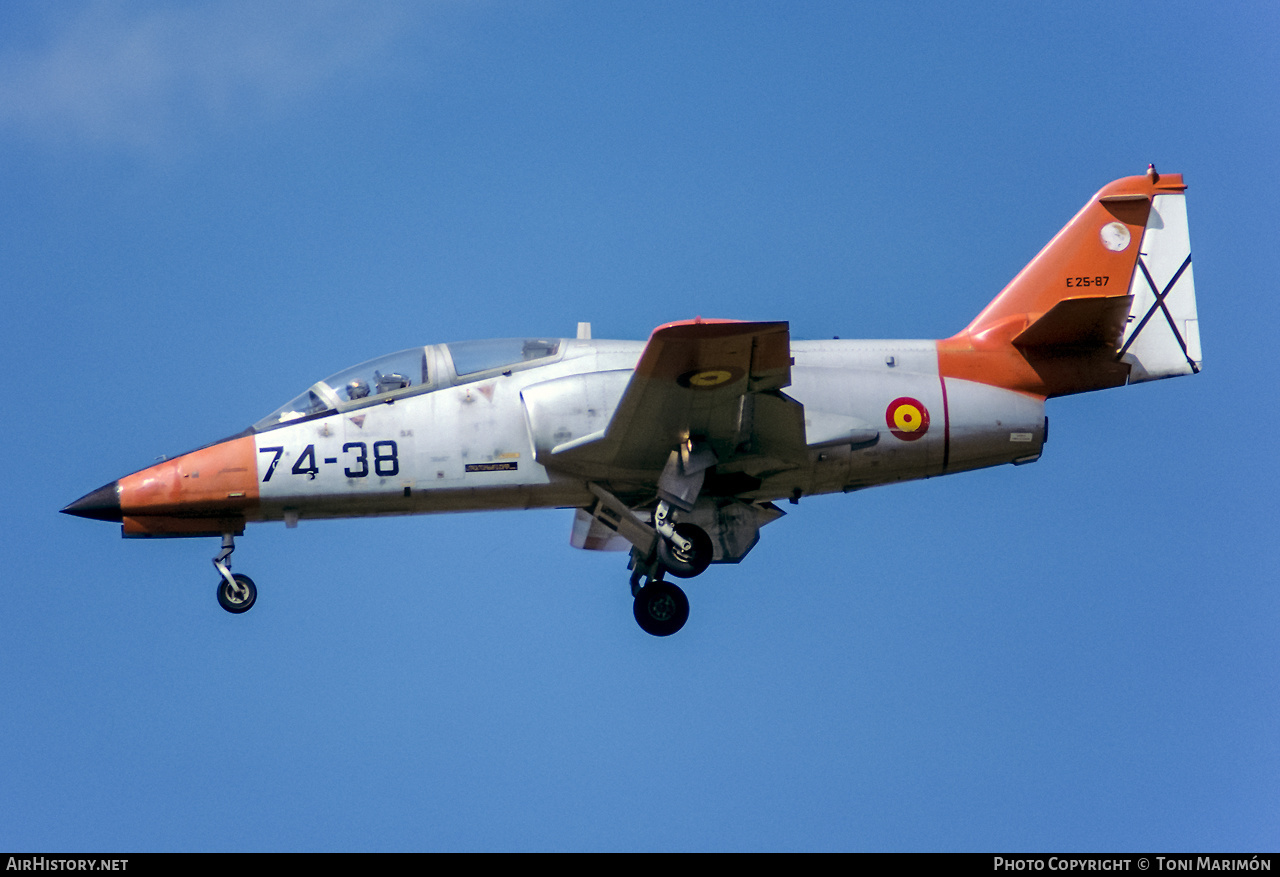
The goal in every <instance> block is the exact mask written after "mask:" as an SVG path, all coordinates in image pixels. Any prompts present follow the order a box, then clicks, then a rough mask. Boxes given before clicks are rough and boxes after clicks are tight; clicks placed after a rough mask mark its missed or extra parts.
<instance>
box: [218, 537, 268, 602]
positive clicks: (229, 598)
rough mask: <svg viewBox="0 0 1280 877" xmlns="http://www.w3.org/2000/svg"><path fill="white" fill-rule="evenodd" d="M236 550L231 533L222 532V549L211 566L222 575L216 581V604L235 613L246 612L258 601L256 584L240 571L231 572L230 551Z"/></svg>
mask: <svg viewBox="0 0 1280 877" xmlns="http://www.w3.org/2000/svg"><path fill="white" fill-rule="evenodd" d="M235 550H236V537H235V534H233V533H223V534H222V550H221V551H220V552H218V556H217V557H215V558H214V559H213V567H214V569H216V570H217V571H218V574H219V575H220V576H222V579H221V580H220V581H219V582H218V605H220V606H221V607H222V608H223V609H225V610H227V611H228V612H231V613H233V614H235V615H239V614H240V613H241V612H248V611H249V610H250V609H252V608H253V604H254V603H256V602H257V601H258V586H257V585H255V584H254V583H253V579H251V578H249V577H248V576H246V575H242V574H241V573H236V574H234V575H232V573H231V552H233V551H235Z"/></svg>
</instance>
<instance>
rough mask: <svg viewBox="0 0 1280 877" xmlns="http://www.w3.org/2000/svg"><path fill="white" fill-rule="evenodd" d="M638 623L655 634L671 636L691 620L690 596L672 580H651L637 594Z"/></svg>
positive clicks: (648, 632)
mask: <svg viewBox="0 0 1280 877" xmlns="http://www.w3.org/2000/svg"><path fill="white" fill-rule="evenodd" d="M635 615H636V623H637V624H639V625H640V629H641V630H643V631H644V632H645V633H647V634H651V635H653V636H671V634H673V633H675V632H676V631H678V630H679V629H680V628H682V627H684V623H685V622H686V621H688V620H689V598H688V597H686V596H685V595H684V591H682V590H680V588H678V587H677V586H675V585H673V584H671V583H670V582H650V583H649V584H647V585H645V586H644V587H643V588H641V589H640V593H638V594H636V602H635Z"/></svg>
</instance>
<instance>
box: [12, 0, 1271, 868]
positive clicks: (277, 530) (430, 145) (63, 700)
mask: <svg viewBox="0 0 1280 877" xmlns="http://www.w3.org/2000/svg"><path fill="white" fill-rule="evenodd" d="M1278 24H1280V15H1277V13H1276V12H1275V10H1274V8H1272V7H1271V6H1269V5H1267V4H1261V3H1238V4H1237V3H1227V4H1219V5H1218V6H1217V7H1216V8H1211V7H1210V5H1209V4H1192V3H1162V4H1144V3H1127V2H1110V3H1074V4H1059V5H1057V6H1055V7H1053V8H1048V7H1046V6H1044V5H1041V4H1022V3H984V4H975V5H972V6H960V5H956V4H928V3H926V4H902V5H901V6H899V5H894V4H858V3H800V4H766V3H658V2H646V3H643V4H633V5H624V4H616V3H608V4H605V3H568V2H546V3H503V2H474V3H464V2H456V3H454V2H451V3H425V2H424V3H406V4H396V3H372V4H370V3H360V4H354V3H344V2H337V0H334V2H328V3H312V4H298V5H293V4H284V3H261V2H259V3H238V2H206V3H200V4H168V3H133V4H119V3H97V2H91V3H73V2H68V3H62V4H56V5H50V4H42V3H7V4H4V6H3V7H0V290H3V296H4V300H5V308H4V313H5V317H4V325H5V326H7V327H8V330H9V331H7V332H6V333H5V336H6V343H5V344H4V345H3V348H2V349H0V357H2V361H3V363H4V365H5V373H7V374H9V376H10V395H9V399H10V404H11V415H10V417H9V418H8V422H9V426H8V435H9V440H8V446H9V448H10V453H9V461H10V462H9V468H8V473H9V475H8V477H7V478H6V479H5V481H4V486H3V488H2V489H3V491H4V494H3V495H4V502H3V504H2V506H0V508H2V511H0V514H2V515H3V520H4V526H5V533H6V538H5V540H4V543H3V547H2V548H0V557H3V582H4V594H5V600H4V606H5V608H4V618H5V624H4V635H3V637H0V669H2V670H3V680H4V681H3V690H4V698H3V703H4V705H5V708H4V709H3V710H0V753H3V754H0V848H3V849H12V850H18V849H25V850H36V851H55V850H104V851H105V850H123V851H137V850H457V849H461V850H526V849H533V850H561V849H570V850H577V849H587V850H743V849H746V850H986V851H1002V850H1007V851H1014V850H1065V849H1071V850H1147V851H1155V852H1160V851H1179V852H1181V851H1197V850H1215V851H1217V850H1248V851H1254V850H1274V849H1275V848H1276V847H1277V845H1278V842H1280V800H1278V798H1277V792H1276V790H1277V788H1280V706H1278V704H1280V686H1278V685H1277V682H1278V681H1280V647H1278V646H1277V640H1276V636H1275V633H1276V629H1277V621H1280V597H1278V596H1277V589H1276V579H1277V568H1276V562H1275V559H1274V544H1275V531H1276V523H1277V501H1276V498H1275V497H1276V488H1277V470H1276V463H1275V445H1276V443H1275V435H1276V434H1277V427H1278V426H1280V423H1278V422H1277V420H1278V418H1277V415H1276V412H1275V407H1274V405H1273V403H1272V400H1273V399H1274V395H1275V391H1274V387H1275V386H1276V383H1277V374H1276V372H1277V368H1276V357H1275V355H1274V348H1275V341H1274V333H1275V331H1276V328H1275V327H1276V325H1277V322H1278V320H1277V317H1278V316H1280V314H1278V313H1277V310H1278V309H1277V305H1276V304H1275V296H1274V295H1273V294H1272V290H1271V285H1272V284H1273V283H1274V278H1275V277H1276V276H1277V273H1278V272H1277V269H1278V268H1280V265H1278V264H1277V249H1276V247H1275V240H1276V232H1277V224H1276V221H1275V211H1274V208H1273V207H1272V206H1271V201H1272V200H1273V197H1274V196H1273V195H1272V194H1271V190H1272V188H1273V186H1272V184H1271V183H1270V182H1269V178H1268V177H1267V173H1269V171H1270V166H1269V161H1270V160H1271V159H1272V158H1273V157H1274V154H1275V145H1276V143H1277V142H1280V124H1278V118H1277V113H1278V111H1277V106H1280V100H1277V85H1278V84H1280V75H1278V74H1277V69H1278V68H1277V65H1276V60H1275V50H1274V43H1275V39H1276V35H1277V25H1278ZM1148 162H1155V164H1156V165H1157V167H1158V168H1159V169H1160V170H1162V171H1166V172H1180V173H1183V174H1185V175H1186V178H1187V182H1188V183H1189V185H1190V189H1189V192H1188V207H1189V215H1190V221H1191V235H1192V247H1193V253H1194V254H1195V260H1196V261H1195V277H1196V285H1197V290H1198V297H1199V307H1200V318H1201V326H1202V335H1203V345H1204V352H1205V371H1204V373H1203V374H1201V375H1199V376H1197V377H1195V378H1192V379H1185V380H1176V381H1166V382H1160V383H1155V384H1148V385H1142V386H1137V387H1132V388H1127V389H1124V390H1112V391H1107V392H1103V393H1096V394H1090V395H1086V396H1079V397H1071V398H1066V399H1060V400H1055V401H1052V402H1050V403H1049V415H1050V418H1051V420H1052V424H1053V428H1052V436H1051V440H1050V443H1049V444H1048V446H1047V447H1046V452H1045V455H1044V458H1043V459H1042V460H1041V461H1040V462H1039V463H1037V464H1036V465H1034V466H1027V467H1019V468H1016V469H1015V468H1013V467H1004V468H1000V469H993V470H987V471H983V472H977V473H968V474H961V475H956V476H953V477H948V478H945V479H938V480H930V481H926V482H920V483H914V484H908V485H900V486H894V487H887V488H878V489H873V490H869V491H865V492H862V493H858V494H853V495H849V496H841V497H818V498H812V499H806V500H804V501H802V502H801V503H800V504H799V505H798V506H794V507H793V506H788V507H787V511H788V515H787V517H785V518H784V519H782V520H781V521H779V522H777V523H775V524H772V525H770V526H769V527H768V528H767V529H766V530H765V531H764V534H763V538H762V541H761V543H760V545H759V546H758V547H757V548H756V549H755V550H754V552H753V553H752V554H751V556H750V557H748V558H747V559H746V561H745V562H743V563H742V564H741V565H739V566H736V567H735V566H724V567H713V568H712V569H711V570H710V571H708V572H707V573H706V574H705V575H703V576H701V577H700V578H698V579H697V580H696V581H693V582H691V583H690V584H689V587H688V588H687V590H688V592H689V595H690V600H691V603H692V607H693V609H692V616H691V618H690V621H689V623H688V625H687V626H686V628H685V629H684V630H683V631H682V632H681V633H680V634H679V635H677V636H675V637H672V638H670V639H668V640H658V639H653V638H651V637H648V636H646V635H645V634H643V633H642V632H641V631H640V630H639V629H638V628H637V627H636V625H635V623H634V621H633V619H632V617H631V606H630V598H629V594H628V591H627V583H626V579H627V574H626V570H625V557H624V556H622V555H616V554H594V553H587V552H578V551H575V550H573V549H571V548H570V547H569V546H568V534H569V529H570V522H571V517H572V516H571V514H570V513H569V512H567V511H538V512H527V513H515V512H510V513H493V514H470V515H458V516H452V517H450V516H437V517H425V518H405V519H389V520H353V521H336V522H305V521H304V522H303V523H302V525H301V526H299V527H298V528H297V529H295V530H286V529H285V528H284V527H283V526H282V525H279V524H274V525H258V526H255V527H252V528H250V530H249V531H248V532H247V534H246V536H245V537H244V538H243V539H241V540H240V541H239V543H238V550H237V552H236V556H235V561H236V570H237V571H240V572H246V573H249V574H250V575H252V576H253V577H254V579H255V580H256V581H257V582H258V585H259V588H260V597H259V601H258V605H257V606H256V607H255V608H254V609H253V611H252V612H250V613H248V614H247V615H245V616H243V617H233V616H231V615H228V614H227V613H225V612H223V611H222V610H221V609H219V608H218V606H217V604H216V602H215V600H214V587H215V584H216V576H215V573H214V572H213V570H212V568H211V567H210V565H209V559H210V558H211V557H212V556H213V554H214V553H215V552H216V550H217V545H216V544H215V543H216V540H210V539H198V540H166V541H156V542H146V541H122V540H121V539H120V538H119V532H118V528H117V527H116V526H114V525H110V524H101V523H98V522H92V521H85V520H80V519H74V518H70V517H67V516H64V515H59V514H57V510H58V509H59V508H61V507H62V506H63V505H65V504H66V503H68V502H70V501H72V500H74V499H76V498H77V497H79V496H81V495H82V494H84V493H86V492H88V491H89V490H92V489H94V488H96V487H98V486H99V485H101V484H103V483H105V482H108V481H110V480H112V479H114V478H117V477H119V476H121V475H124V474H127V473H128V472H131V471H134V470H136V469H138V468H141V467H143V466H146V465H149V464H150V463H151V462H152V461H153V460H154V459H155V458H156V457H157V456H158V455H161V454H173V453H177V452H180V451H183V450H186V449H189V448H191V447H194V446H196V445H200V444H203V443H205V442H207V441H209V440H211V439H214V438H218V437H221V436H225V435H229V434H231V433H234V432H236V431H239V430H240V429H242V428H244V427H245V426H246V425H248V424H249V423H251V422H253V421H255V420H257V419H259V418H260V417H262V416H263V415H265V414H266V413H268V412H269V411H271V410H273V409H275V408H276V407H277V406H279V405H280V404H282V403H283V402H285V401H287V399H289V398H291V397H292V396H293V395H295V394H296V393H298V392H299V391H300V390H301V389H303V388H304V387H306V386H307V385H309V384H310V383H312V382H313V381H315V380H316V379H318V378H320V377H323V376H324V375H327V374H330V373H332V372H335V371H337V370H339V369H341V368H343V367H345V366H347V365H351V364H353V363H356V362H360V361H363V360H365V359H369V358H371V357H373V356H377V355H379V354H382V353H386V352H390V351H394V350H398V349H401V348H405V347H409V346H412V345H415V344H422V343H431V342H437V341H450V340H461V339H467V338H483V337H501V336H510V335H522V334H526V333H527V334H562V335H572V334H573V332H574V329H575V327H576V324H577V322H578V321H579V320H588V321H591V322H592V324H593V326H594V331H595V335H596V337H602V338H605V337H616V338H636V339H639V338H644V337H645V336H646V335H647V334H648V333H649V331H650V330H651V329H652V328H653V327H654V326H656V325H659V324H661V323H664V322H667V321H670V320H673V319H682V318H688V317H692V316H694V315H695V314H700V315H703V316H708V317H730V318H739V319H761V320H772V319H785V320H789V321H790V322H791V327H792V333H793V335H794V337H797V338H821V337H827V336H831V335H839V336H840V337H843V338H857V337H865V338H876V337H886V338H902V337H908V338H912V337H927V338H932V337H945V336H947V335H950V334H952V333H953V332H955V331H957V330H958V329H960V328H961V327H963V326H964V325H965V324H966V323H967V322H968V321H969V319H970V318H971V317H972V316H973V315H974V314H976V313H977V312H978V311H979V310H980V309H981V308H982V306H983V305H985V304H986V302H987V301H988V300H990V298H991V297H992V296H994V295H995V293H996V292H997V291H999V289H1000V288H1001V287H1002V286H1003V285H1004V284H1005V283H1006V282H1007V281H1008V280H1009V278H1011V277H1012V276H1013V275H1014V273H1016V272H1017V270H1018V269H1019V268H1021V267H1022V265H1024V264H1025V263H1026V262H1027V261H1028V260H1029V259H1030V258H1031V257H1032V256H1033V255H1035V253H1036V252H1037V250H1038V249H1039V248H1040V247H1041V246H1042V245H1043V244H1044V242H1045V241H1047V240H1048V239H1049V238H1050V237H1051V236H1052V235H1053V234H1054V233H1055V232H1056V231H1057V230H1058V228H1060V227H1061V226H1062V225H1063V224H1064V223H1065V222H1066V221H1067V220H1068V219H1069V218H1070V217H1071V216H1072V215H1073V214H1074V213H1075V211H1076V210H1077V209H1078V208H1079V207H1080V206H1081V205H1082V204H1083V203H1084V202H1085V200H1086V199H1087V198H1088V197H1089V196H1090V195H1091V194H1092V193H1093V192H1095V191H1096V190H1097V189H1098V188H1100V187H1101V186H1102V185H1104V184H1105V183H1106V182H1108V181H1110V180H1112V179H1114V178H1116V177H1120V176H1125V175H1129V174H1137V173H1141V172H1142V171H1143V170H1144V169H1145V168H1146V165H1147V163H1148Z"/></svg>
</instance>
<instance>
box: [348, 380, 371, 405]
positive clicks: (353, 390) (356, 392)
mask: <svg viewBox="0 0 1280 877" xmlns="http://www.w3.org/2000/svg"><path fill="white" fill-rule="evenodd" d="M368 395H369V384H368V383H366V382H365V381H362V380H360V379H359V378H356V379H355V380H354V381H352V382H351V383H349V384H347V398H348V399H350V400H351V401H353V402H354V401H355V400H356V399H363V398H364V397H365V396H368Z"/></svg>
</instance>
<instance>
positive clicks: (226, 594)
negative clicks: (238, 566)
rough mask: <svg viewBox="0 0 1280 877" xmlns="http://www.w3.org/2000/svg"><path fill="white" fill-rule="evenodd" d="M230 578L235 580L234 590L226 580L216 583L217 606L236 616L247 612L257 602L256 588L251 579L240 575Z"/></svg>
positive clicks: (236, 574)
mask: <svg viewBox="0 0 1280 877" xmlns="http://www.w3.org/2000/svg"><path fill="white" fill-rule="evenodd" d="M231 578H233V579H235V580H236V586H235V587H234V588H233V587H231V584H230V583H229V582H228V581H227V580H226V579H220V580H219V581H218V604H219V605H220V606H222V608H223V609H225V610H227V611H228V612H233V613H235V614H236V615H239V614H240V613H241V612H248V611H249V610H250V609H252V608H253V604H254V603H255V602H257V599H258V586H257V585H255V584H254V583H253V579H251V578H249V577H248V576H246V575H241V574H240V573H235V574H233V575H232V576H231Z"/></svg>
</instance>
